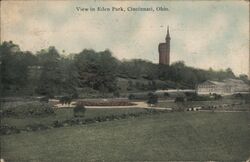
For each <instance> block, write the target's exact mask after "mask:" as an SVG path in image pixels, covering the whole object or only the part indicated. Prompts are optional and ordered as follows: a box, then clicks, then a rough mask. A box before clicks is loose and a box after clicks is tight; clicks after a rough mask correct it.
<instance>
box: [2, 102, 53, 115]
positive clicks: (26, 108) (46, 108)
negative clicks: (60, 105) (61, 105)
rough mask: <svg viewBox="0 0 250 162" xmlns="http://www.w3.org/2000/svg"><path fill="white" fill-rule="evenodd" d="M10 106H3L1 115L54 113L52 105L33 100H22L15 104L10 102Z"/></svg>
mask: <svg viewBox="0 0 250 162" xmlns="http://www.w3.org/2000/svg"><path fill="white" fill-rule="evenodd" d="M12 105H13V106H11V107H5V108H4V109H3V110H2V115H3V117H10V116H19V117H22V116H24V117H26V116H36V115H50V114H53V113H54V110H53V108H52V106H51V105H50V104H48V103H44V102H39V101H33V102H22V103H21V104H15V103H14V102H12Z"/></svg>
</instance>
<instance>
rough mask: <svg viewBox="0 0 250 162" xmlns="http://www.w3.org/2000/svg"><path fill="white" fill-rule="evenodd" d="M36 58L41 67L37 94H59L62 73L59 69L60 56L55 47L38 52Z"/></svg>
mask: <svg viewBox="0 0 250 162" xmlns="http://www.w3.org/2000/svg"><path fill="white" fill-rule="evenodd" d="M37 56H38V59H39V63H40V65H41V67H42V72H41V76H40V81H39V83H38V93H39V94H42V95H48V96H54V95H55V94H59V93H60V90H61V79H62V75H61V74H62V73H61V71H60V68H59V61H60V59H61V58H60V54H59V53H58V51H57V50H56V49H55V47H49V48H48V49H46V50H44V49H43V50H41V51H40V52H38V54H37Z"/></svg>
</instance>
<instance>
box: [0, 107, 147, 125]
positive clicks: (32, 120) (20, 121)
mask: <svg viewBox="0 0 250 162" xmlns="http://www.w3.org/2000/svg"><path fill="white" fill-rule="evenodd" d="M144 111H146V110H145V109H140V108H119V109H114V108H113V109H112V108H110V109H109V108H105V109H87V110H86V112H85V116H84V118H94V117H98V116H100V117H101V116H108V115H116V114H126V113H136V112H144ZM73 116H74V115H73V109H72V108H61V109H55V114H54V115H48V116H41V117H39V116H37V117H26V118H15V117H10V118H7V117H6V118H3V119H1V124H2V125H4V124H7V125H9V126H15V127H16V128H24V127H25V126H27V125H32V124H43V125H49V124H51V123H53V121H55V120H58V121H64V120H67V119H72V118H73Z"/></svg>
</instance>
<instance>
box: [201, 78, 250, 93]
mask: <svg viewBox="0 0 250 162" xmlns="http://www.w3.org/2000/svg"><path fill="white" fill-rule="evenodd" d="M196 91H197V93H198V94H201V95H202V94H203V95H206V94H213V93H216V94H220V95H231V94H235V93H249V92H250V87H249V85H247V84H246V83H245V82H244V81H242V80H238V79H226V80H224V81H222V82H218V81H210V80H207V81H205V82H203V83H201V84H199V85H198V86H197V88H196Z"/></svg>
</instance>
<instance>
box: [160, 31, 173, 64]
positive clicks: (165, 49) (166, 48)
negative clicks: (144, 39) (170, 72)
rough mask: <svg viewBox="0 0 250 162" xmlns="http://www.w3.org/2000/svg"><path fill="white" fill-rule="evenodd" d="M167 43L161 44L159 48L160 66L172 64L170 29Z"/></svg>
mask: <svg viewBox="0 0 250 162" xmlns="http://www.w3.org/2000/svg"><path fill="white" fill-rule="evenodd" d="M165 40H166V42H165V43H160V44H159V46H158V51H159V64H164V65H169V64H170V40H171V38H170V35H169V27H168V30H167V36H166V38H165Z"/></svg>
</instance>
